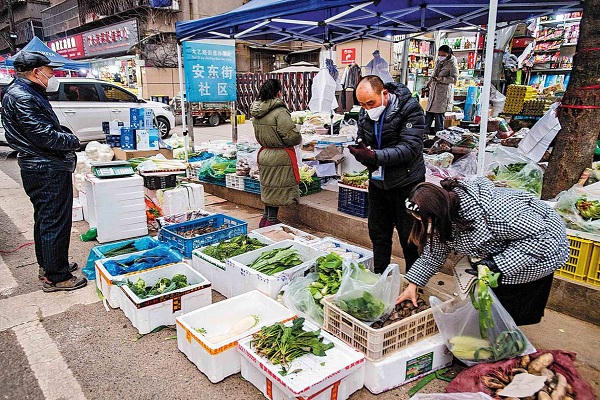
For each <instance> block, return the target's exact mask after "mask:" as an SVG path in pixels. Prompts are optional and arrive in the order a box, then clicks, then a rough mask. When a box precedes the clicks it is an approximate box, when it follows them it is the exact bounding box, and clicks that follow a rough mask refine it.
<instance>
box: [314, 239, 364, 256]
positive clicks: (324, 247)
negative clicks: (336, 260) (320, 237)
mask: <svg viewBox="0 0 600 400" xmlns="http://www.w3.org/2000/svg"><path fill="white" fill-rule="evenodd" d="M313 247H314V248H315V249H318V250H321V251H323V252H325V253H335V254H337V255H339V256H341V257H345V256H350V257H352V260H353V261H358V259H359V258H360V257H361V256H362V255H361V254H359V253H357V252H355V251H352V250H348V249H343V248H341V247H338V246H336V245H335V243H332V242H327V241H325V242H321V243H318V244H315V245H313Z"/></svg>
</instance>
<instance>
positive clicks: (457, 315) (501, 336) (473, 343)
mask: <svg viewBox="0 0 600 400" xmlns="http://www.w3.org/2000/svg"><path fill="white" fill-rule="evenodd" d="M489 292H490V293H489V294H490V296H491V297H492V304H491V311H490V313H491V320H492V321H493V324H490V325H491V326H490V327H488V328H487V330H486V332H485V333H486V334H487V338H482V335H481V331H480V323H479V311H478V310H476V309H475V307H474V306H473V303H472V302H471V299H470V298H466V299H457V300H456V301H453V302H451V303H450V304H443V303H442V301H441V300H440V299H438V298H437V297H435V296H431V297H430V298H429V303H430V304H431V309H432V311H433V317H434V318H435V323H436V325H437V326H438V328H439V330H440V333H441V334H442V337H443V338H444V340H445V341H446V343H447V346H448V349H449V350H450V351H451V352H452V353H453V354H454V356H455V357H456V358H458V359H459V360H461V361H462V362H464V363H465V364H467V365H469V366H471V365H476V364H479V363H484V362H492V361H498V360H504V359H507V358H513V357H516V356H519V355H525V354H529V353H533V352H535V348H534V347H533V345H532V344H531V343H530V342H529V340H527V338H526V337H525V335H524V334H523V332H521V330H520V329H519V328H518V327H517V324H515V321H514V320H513V319H512V317H511V316H510V314H509V313H508V312H507V311H506V310H505V309H504V307H502V304H500V301H499V300H498V298H497V297H496V295H495V294H494V292H493V291H492V290H491V289H489Z"/></svg>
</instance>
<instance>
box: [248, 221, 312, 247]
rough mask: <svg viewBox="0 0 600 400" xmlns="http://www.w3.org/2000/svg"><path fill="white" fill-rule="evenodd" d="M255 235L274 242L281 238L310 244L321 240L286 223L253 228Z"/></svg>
mask: <svg viewBox="0 0 600 400" xmlns="http://www.w3.org/2000/svg"><path fill="white" fill-rule="evenodd" d="M252 232H253V233H255V234H257V235H261V236H264V237H266V238H267V239H271V240H273V241H274V242H279V241H281V240H293V241H296V242H300V243H304V244H312V243H317V242H319V241H321V238H319V237H317V236H314V235H311V234H310V233H307V232H304V231H301V230H300V229H297V228H294V227H293V226H289V225H286V224H276V225H271V226H265V227H264V228H258V229H254V230H253V231H252Z"/></svg>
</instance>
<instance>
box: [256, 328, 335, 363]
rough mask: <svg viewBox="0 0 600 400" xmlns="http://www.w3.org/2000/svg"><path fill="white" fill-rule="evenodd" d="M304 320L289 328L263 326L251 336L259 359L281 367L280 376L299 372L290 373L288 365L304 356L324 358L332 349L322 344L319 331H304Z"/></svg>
mask: <svg viewBox="0 0 600 400" xmlns="http://www.w3.org/2000/svg"><path fill="white" fill-rule="evenodd" d="M303 326H304V318H296V319H295V320H294V322H293V323H292V325H291V326H285V325H284V324H282V323H277V324H275V325H271V326H263V327H262V328H261V330H260V331H259V332H256V333H255V334H254V335H252V341H251V342H250V344H251V346H252V348H253V349H254V351H255V352H256V354H258V355H259V356H260V357H264V358H266V359H267V360H269V361H270V362H271V363H272V364H274V365H279V364H281V365H282V369H281V371H279V373H280V374H281V375H287V374H288V373H296V372H300V370H294V371H291V372H290V363H291V362H292V361H293V360H295V359H296V358H298V357H302V356H304V355H306V354H311V353H312V354H314V355H315V356H319V357H324V356H325V352H326V351H327V350H329V349H332V348H333V347H334V345H333V343H328V344H325V343H323V337H320V334H321V330H320V329H318V330H316V331H305V330H304V329H302V328H303Z"/></svg>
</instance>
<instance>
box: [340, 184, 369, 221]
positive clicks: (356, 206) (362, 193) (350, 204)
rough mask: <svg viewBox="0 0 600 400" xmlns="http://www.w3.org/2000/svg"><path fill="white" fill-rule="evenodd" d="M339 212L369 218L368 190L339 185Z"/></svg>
mask: <svg viewBox="0 0 600 400" xmlns="http://www.w3.org/2000/svg"><path fill="white" fill-rule="evenodd" d="M338 210H339V211H341V212H343V213H346V214H350V215H354V216H356V217H360V218H367V216H368V215H369V193H368V192H367V191H366V190H361V189H352V188H350V187H349V186H343V185H339V195H338Z"/></svg>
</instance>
